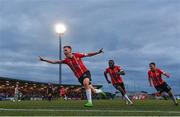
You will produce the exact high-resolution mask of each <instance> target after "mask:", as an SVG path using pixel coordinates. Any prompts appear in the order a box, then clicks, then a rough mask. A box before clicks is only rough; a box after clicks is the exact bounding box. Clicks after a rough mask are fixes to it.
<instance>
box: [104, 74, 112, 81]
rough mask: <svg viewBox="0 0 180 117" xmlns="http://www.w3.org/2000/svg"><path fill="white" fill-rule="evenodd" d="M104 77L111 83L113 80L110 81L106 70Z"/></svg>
mask: <svg viewBox="0 0 180 117" xmlns="http://www.w3.org/2000/svg"><path fill="white" fill-rule="evenodd" d="M104 77H105V78H106V81H107V82H108V83H109V84H110V83H111V81H109V79H108V76H107V73H106V72H104Z"/></svg>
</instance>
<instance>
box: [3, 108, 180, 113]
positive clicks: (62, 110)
mask: <svg viewBox="0 0 180 117" xmlns="http://www.w3.org/2000/svg"><path fill="white" fill-rule="evenodd" d="M0 111H39V112H40V111H42V112H47V111H49V112H55V111H56V112H103V113H119V112H122V113H171V114H172V113H173V114H180V111H148V110H147V111H146V110H137V111H136V110H132V111H131V110H129V111H128V110H87V109H86V110H77V109H74V110H66V109H6V108H0Z"/></svg>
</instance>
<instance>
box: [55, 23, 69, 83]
mask: <svg viewBox="0 0 180 117" xmlns="http://www.w3.org/2000/svg"><path fill="white" fill-rule="evenodd" d="M55 31H56V33H57V34H58V36H59V60H61V59H62V58H61V40H62V35H64V33H65V32H66V26H65V25H64V24H60V23H59V24H56V25H55ZM61 71H62V70H61V64H59V84H62V77H61Z"/></svg>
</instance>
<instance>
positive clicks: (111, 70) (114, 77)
mask: <svg viewBox="0 0 180 117" xmlns="http://www.w3.org/2000/svg"><path fill="white" fill-rule="evenodd" d="M107 74H109V75H110V77H111V81H109V79H108V76H107ZM121 75H125V72H124V71H123V70H122V69H121V68H120V67H119V66H117V65H114V61H113V60H109V67H108V68H107V69H106V71H105V72H104V76H105V78H106V80H107V82H108V83H109V84H110V83H112V85H113V86H114V87H115V88H116V89H117V90H119V91H120V92H121V94H122V96H123V97H124V98H125V99H126V101H127V102H128V103H129V104H131V105H132V104H133V103H132V101H131V100H130V99H129V97H128V96H127V95H126V90H125V86H124V83H123V79H122V77H121Z"/></svg>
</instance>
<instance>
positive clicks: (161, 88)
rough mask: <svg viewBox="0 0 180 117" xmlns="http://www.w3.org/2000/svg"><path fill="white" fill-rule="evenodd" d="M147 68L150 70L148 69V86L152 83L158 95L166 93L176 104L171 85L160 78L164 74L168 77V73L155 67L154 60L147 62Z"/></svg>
mask: <svg viewBox="0 0 180 117" xmlns="http://www.w3.org/2000/svg"><path fill="white" fill-rule="evenodd" d="M149 68H150V70H149V71H148V80H149V84H150V86H151V87H152V84H153V85H154V87H155V88H156V90H157V91H158V93H159V94H160V95H162V94H163V92H166V93H168V95H169V96H170V97H171V98H172V99H173V102H174V104H175V105H178V103H177V100H176V98H175V96H174V95H173V93H172V90H171V87H170V86H169V85H168V84H167V83H166V82H165V81H164V80H163V79H162V75H164V76H166V77H167V78H169V77H170V75H169V74H167V73H166V72H164V71H163V70H161V69H159V68H157V67H156V64H155V63H154V62H151V63H150V64H149Z"/></svg>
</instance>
